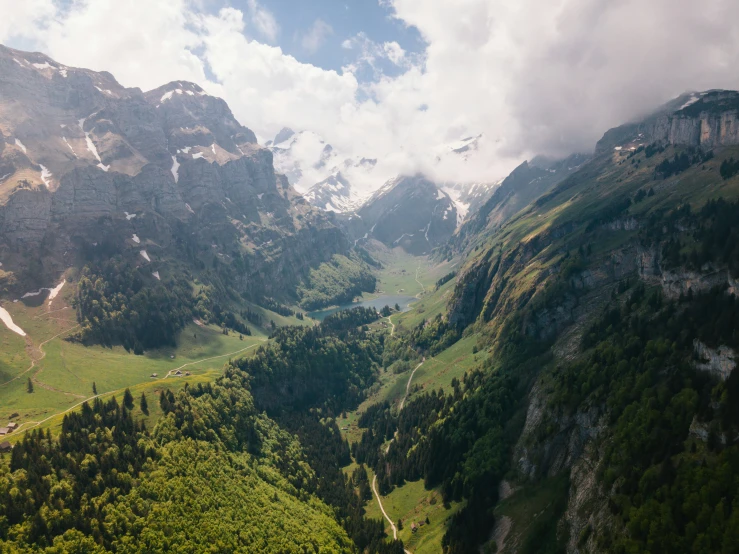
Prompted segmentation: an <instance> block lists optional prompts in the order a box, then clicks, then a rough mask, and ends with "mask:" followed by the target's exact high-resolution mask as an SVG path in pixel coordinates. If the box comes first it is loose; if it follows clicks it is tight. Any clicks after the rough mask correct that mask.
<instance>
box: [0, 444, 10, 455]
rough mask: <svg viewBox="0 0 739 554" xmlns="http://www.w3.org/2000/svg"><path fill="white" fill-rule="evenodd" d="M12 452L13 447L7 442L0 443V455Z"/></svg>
mask: <svg viewBox="0 0 739 554" xmlns="http://www.w3.org/2000/svg"><path fill="white" fill-rule="evenodd" d="M11 450H13V446H12V445H11V444H10V443H9V442H8V441H5V442H0V453H4V452H10V451H11Z"/></svg>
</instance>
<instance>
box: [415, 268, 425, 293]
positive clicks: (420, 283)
mask: <svg viewBox="0 0 739 554" xmlns="http://www.w3.org/2000/svg"><path fill="white" fill-rule="evenodd" d="M420 269H421V264H418V267H417V268H416V283H418V284H419V285H421V292H419V293H418V294H417V295H416V298H420V297H421V295H422V294H423V293H425V292H426V287H424V286H423V283H422V282H421V281H419V280H418V272H419V270H420Z"/></svg>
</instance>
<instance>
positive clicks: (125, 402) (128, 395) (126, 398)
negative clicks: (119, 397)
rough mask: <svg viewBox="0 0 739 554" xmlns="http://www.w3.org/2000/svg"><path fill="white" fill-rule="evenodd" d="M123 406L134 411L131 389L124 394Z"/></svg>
mask: <svg viewBox="0 0 739 554" xmlns="http://www.w3.org/2000/svg"><path fill="white" fill-rule="evenodd" d="M123 405H124V406H125V407H126V408H128V409H129V410H131V409H133V395H132V394H131V391H130V390H129V389H126V391H125V392H124V393H123Z"/></svg>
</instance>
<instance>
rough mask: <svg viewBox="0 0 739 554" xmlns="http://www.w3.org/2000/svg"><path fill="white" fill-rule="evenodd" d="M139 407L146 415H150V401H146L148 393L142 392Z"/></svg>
mask: <svg viewBox="0 0 739 554" xmlns="http://www.w3.org/2000/svg"><path fill="white" fill-rule="evenodd" d="M139 407H140V408H141V411H142V412H143V413H144V415H149V403H148V402H147V401H146V395H145V394H144V393H143V392H142V393H141V400H139Z"/></svg>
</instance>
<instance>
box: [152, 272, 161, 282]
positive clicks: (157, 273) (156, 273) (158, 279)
mask: <svg viewBox="0 0 739 554" xmlns="http://www.w3.org/2000/svg"><path fill="white" fill-rule="evenodd" d="M152 275H153V276H154V277H156V278H157V281H161V280H162V278H161V277H159V272H158V271H155V272H154V273H152Z"/></svg>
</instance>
